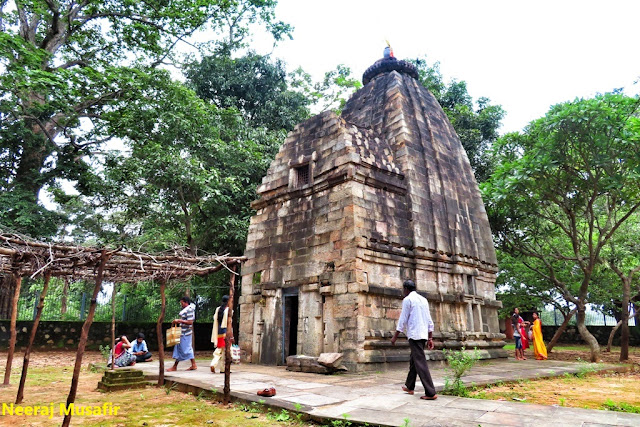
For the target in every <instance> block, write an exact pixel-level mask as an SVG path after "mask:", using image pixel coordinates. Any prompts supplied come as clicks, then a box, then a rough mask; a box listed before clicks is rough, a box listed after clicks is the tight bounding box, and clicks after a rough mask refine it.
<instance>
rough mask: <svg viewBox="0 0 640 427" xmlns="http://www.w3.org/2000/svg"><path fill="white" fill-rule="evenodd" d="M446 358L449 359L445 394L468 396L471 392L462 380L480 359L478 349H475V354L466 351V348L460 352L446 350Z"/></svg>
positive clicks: (445, 379)
mask: <svg viewBox="0 0 640 427" xmlns="http://www.w3.org/2000/svg"><path fill="white" fill-rule="evenodd" d="M444 356H445V357H446V359H447V367H446V368H445V370H446V371H447V373H448V375H447V376H445V378H444V390H443V393H444V394H450V395H452V396H467V395H468V394H469V392H468V391H467V389H466V387H465V386H464V383H463V382H462V380H461V378H462V376H463V375H464V374H465V372H467V371H468V370H469V369H471V368H472V367H473V365H475V364H476V362H477V361H478V360H479V359H480V354H479V353H478V349H477V348H474V349H473V353H471V352H468V351H465V348H464V347H462V348H461V349H460V350H444Z"/></svg>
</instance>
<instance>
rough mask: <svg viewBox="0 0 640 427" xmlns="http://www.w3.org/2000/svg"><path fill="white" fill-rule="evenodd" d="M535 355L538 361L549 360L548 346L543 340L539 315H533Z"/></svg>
mask: <svg viewBox="0 0 640 427" xmlns="http://www.w3.org/2000/svg"><path fill="white" fill-rule="evenodd" d="M531 330H532V331H533V353H534V354H535V355H536V360H547V346H545V345H544V341H543V339H542V321H541V320H540V316H538V313H535V312H534V313H533V326H532V327H531Z"/></svg>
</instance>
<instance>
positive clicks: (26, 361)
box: [16, 271, 51, 405]
mask: <svg viewBox="0 0 640 427" xmlns="http://www.w3.org/2000/svg"><path fill="white" fill-rule="evenodd" d="M50 280H51V273H50V272H48V271H47V272H46V273H45V275H44V284H43V285H42V292H41V293H40V301H39V302H38V310H37V312H36V318H35V319H34V321H33V326H32V327H31V335H30V336H29V344H28V345H27V350H26V351H25V352H24V360H23V362H22V373H21V375H20V385H19V386H18V394H16V405H17V404H19V403H22V399H23V398H24V383H25V381H26V380H27V369H29V357H30V356H31V348H32V347H33V343H34V342H35V340H36V332H37V331H38V325H39V324H40V316H41V315H42V309H43V308H44V299H45V297H46V296H47V290H48V289H49V281H50Z"/></svg>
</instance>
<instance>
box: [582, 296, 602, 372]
mask: <svg viewBox="0 0 640 427" xmlns="http://www.w3.org/2000/svg"><path fill="white" fill-rule="evenodd" d="M585 319H586V314H585V308H584V307H579V308H578V312H577V320H578V332H580V336H581V337H582V339H583V340H584V341H585V342H586V343H587V344H588V345H589V348H590V350H591V362H598V361H599V360H600V345H599V344H598V340H596V338H595V337H594V336H593V335H591V332H589V330H588V329H587V326H586V325H585V324H584V322H585Z"/></svg>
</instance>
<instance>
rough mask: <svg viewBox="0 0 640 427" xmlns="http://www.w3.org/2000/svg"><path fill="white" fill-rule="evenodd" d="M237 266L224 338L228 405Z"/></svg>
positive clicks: (225, 382) (233, 273) (231, 289)
mask: <svg viewBox="0 0 640 427" xmlns="http://www.w3.org/2000/svg"><path fill="white" fill-rule="evenodd" d="M237 268H238V267H237V264H234V265H233V266H232V267H231V272H230V273H231V274H230V276H231V277H230V279H229V302H228V303H227V307H229V316H227V333H226V335H225V337H224V389H223V392H224V397H223V403H224V404H225V405H227V404H228V403H229V402H230V401H231V344H232V342H233V331H232V330H231V328H232V320H233V293H234V292H233V291H234V288H235V283H236V270H237Z"/></svg>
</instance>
